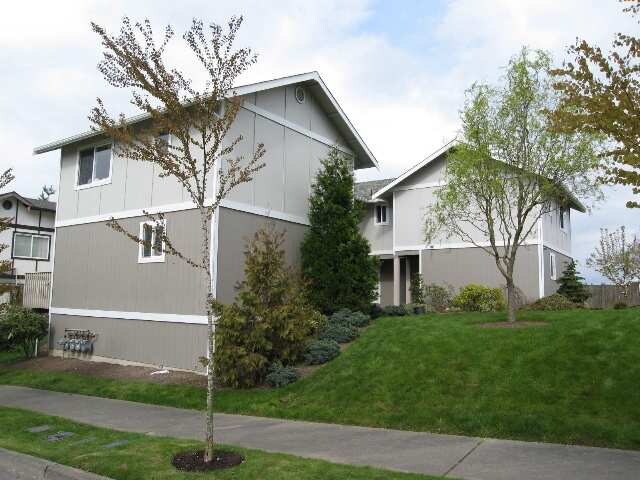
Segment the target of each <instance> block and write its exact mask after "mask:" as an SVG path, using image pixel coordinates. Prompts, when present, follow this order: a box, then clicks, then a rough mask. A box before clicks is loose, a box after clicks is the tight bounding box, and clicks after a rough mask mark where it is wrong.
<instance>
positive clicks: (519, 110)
mask: <svg viewBox="0 0 640 480" xmlns="http://www.w3.org/2000/svg"><path fill="white" fill-rule="evenodd" d="M550 64H551V59H550V57H549V55H547V54H546V53H544V52H542V51H535V52H530V51H528V50H527V49H526V48H523V49H522V51H521V52H520V53H519V54H518V55H517V56H515V57H514V58H512V59H511V61H510V62H509V65H508V68H507V70H506V75H505V76H504V78H503V82H502V84H501V85H499V86H491V85H486V84H474V85H473V86H472V87H471V89H469V90H468V92H467V100H466V103H465V106H464V109H463V111H462V114H461V120H462V135H461V139H460V142H459V144H458V145H457V146H456V147H455V148H454V149H453V151H452V152H451V153H450V154H449V155H448V156H447V168H446V174H445V179H444V180H445V185H444V186H443V187H441V188H440V189H438V190H437V191H436V194H435V201H434V203H433V204H432V205H430V206H428V207H427V211H426V220H425V223H426V225H425V234H426V235H425V236H426V240H427V243H431V242H432V240H433V239H434V238H435V237H436V236H437V235H438V234H439V233H444V234H445V235H446V236H453V237H457V238H458V239H460V240H462V241H464V242H469V243H471V244H473V245H474V246H476V247H478V248H481V249H482V250H484V251H485V252H486V253H487V254H489V255H490V256H491V257H492V258H493V259H494V261H495V263H496V266H497V268H498V270H499V271H500V274H501V275H502V276H503V278H504V280H505V283H506V290H507V311H508V319H509V321H512V322H513V321H515V312H516V303H517V289H516V285H515V283H514V269H515V265H516V258H517V254H518V251H519V249H520V247H522V245H523V244H524V243H525V242H526V241H527V240H528V239H530V238H531V236H532V235H533V233H534V232H535V229H536V226H537V225H538V220H540V219H541V218H542V217H543V215H545V214H547V213H549V212H551V211H553V210H556V209H558V205H560V206H563V205H564V206H566V205H568V204H570V203H571V202H573V201H574V198H575V197H579V198H588V197H592V196H593V195H594V194H596V193H597V192H598V180H597V178H596V177H595V176H594V175H593V172H594V169H595V168H596V167H597V166H598V157H597V154H596V151H595V149H596V141H595V139H594V137H593V135H591V134H587V133H575V134H574V133H562V132H555V131H552V130H551V129H550V128H549V122H548V118H547V115H546V114H545V111H546V110H548V109H550V108H553V107H554V105H555V103H556V101H557V99H556V95H555V92H554V90H553V89H552V88H551V84H550V81H549V77H548V69H549V66H550Z"/></svg>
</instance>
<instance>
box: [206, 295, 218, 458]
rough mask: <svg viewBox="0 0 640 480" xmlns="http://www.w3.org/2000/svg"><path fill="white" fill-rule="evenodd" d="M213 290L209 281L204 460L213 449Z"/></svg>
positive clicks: (209, 455)
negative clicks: (205, 445) (205, 444)
mask: <svg viewBox="0 0 640 480" xmlns="http://www.w3.org/2000/svg"><path fill="white" fill-rule="evenodd" d="M212 302H213V292H212V291H211V282H209V292H208V294H207V352H208V355H209V362H208V364H207V430H206V443H207V447H206V451H205V457H204V461H205V462H211V461H212V460H213V451H214V449H215V441H214V438H213V391H214V384H213V349H214V338H215V328H214V324H213V311H212V305H211V303H212Z"/></svg>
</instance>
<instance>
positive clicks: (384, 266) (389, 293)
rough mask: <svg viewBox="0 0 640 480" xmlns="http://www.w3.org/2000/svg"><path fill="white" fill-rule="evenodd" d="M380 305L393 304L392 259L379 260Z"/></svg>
mask: <svg viewBox="0 0 640 480" xmlns="http://www.w3.org/2000/svg"><path fill="white" fill-rule="evenodd" d="M380 305H382V306H383V307H384V306H386V305H393V259H382V260H380Z"/></svg>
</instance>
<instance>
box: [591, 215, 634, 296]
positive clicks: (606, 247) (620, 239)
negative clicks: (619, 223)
mask: <svg viewBox="0 0 640 480" xmlns="http://www.w3.org/2000/svg"><path fill="white" fill-rule="evenodd" d="M587 266H588V267H589V268H592V269H594V270H595V271H597V272H599V273H601V274H602V275H603V276H604V277H605V278H606V279H607V280H609V281H610V282H611V283H613V284H614V285H617V286H618V288H619V289H620V290H621V291H622V294H623V295H624V296H625V297H626V296H627V295H628V294H629V286H630V285H631V283H633V282H634V281H639V280H640V242H639V241H638V239H637V237H636V236H635V235H634V236H633V238H631V239H629V240H627V234H626V230H625V228H624V227H620V228H619V229H616V230H614V231H613V232H610V231H609V230H607V229H606V228H605V229H601V230H600V242H599V245H598V246H597V247H596V248H595V250H594V251H593V253H592V254H591V255H590V256H589V258H588V259H587Z"/></svg>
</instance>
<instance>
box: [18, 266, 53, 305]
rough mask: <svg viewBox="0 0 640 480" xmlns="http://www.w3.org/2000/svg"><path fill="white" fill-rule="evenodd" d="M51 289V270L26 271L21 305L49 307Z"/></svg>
mask: <svg viewBox="0 0 640 480" xmlns="http://www.w3.org/2000/svg"><path fill="white" fill-rule="evenodd" d="M50 290H51V272H38V273H26V274H25V275H24V290H23V292H22V305H24V306H25V307H27V308H43V309H48V308H49V292H50Z"/></svg>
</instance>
